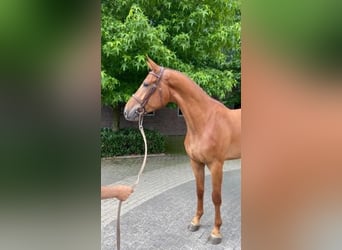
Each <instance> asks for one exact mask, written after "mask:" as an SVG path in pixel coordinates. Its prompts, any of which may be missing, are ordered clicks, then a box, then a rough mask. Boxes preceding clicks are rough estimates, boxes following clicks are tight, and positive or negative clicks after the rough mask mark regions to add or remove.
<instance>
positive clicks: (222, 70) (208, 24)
mask: <svg viewBox="0 0 342 250" xmlns="http://www.w3.org/2000/svg"><path fill="white" fill-rule="evenodd" d="M101 11H102V15H101V16H102V26H101V32H102V50H101V52H102V69H101V77H102V89H101V90H102V92H101V93H102V102H103V103H104V104H107V105H114V106H115V105H116V104H117V103H119V102H125V101H127V100H128V98H129V97H130V96H131V95H132V93H133V92H134V91H135V90H136V89H137V87H138V85H139V84H141V81H142V79H143V78H144V77H145V76H146V73H147V66H146V62H145V59H146V55H149V56H150V57H151V58H152V59H153V60H155V61H156V62H157V63H158V64H161V65H164V66H167V67H170V68H174V69H177V70H179V71H182V72H184V73H185V74H187V75H188V76H190V77H191V78H192V79H193V80H194V81H196V82H197V83H198V84H199V85H200V86H202V87H203V88H204V89H205V90H206V91H207V92H208V93H209V95H211V96H213V97H215V98H217V99H219V100H221V101H222V102H224V103H225V104H227V103H228V100H227V97H228V95H229V94H230V91H231V89H232V88H233V86H237V85H239V84H240V46H241V42H240V31H241V22H240V19H241V15H240V2H239V1H238V0H216V1H213V0H199V1H171V0H138V1H131V0H118V1H112V0H102V3H101Z"/></svg>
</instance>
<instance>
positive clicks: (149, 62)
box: [146, 56, 159, 71]
mask: <svg viewBox="0 0 342 250" xmlns="http://www.w3.org/2000/svg"><path fill="white" fill-rule="evenodd" d="M146 60H147V61H146V63H147V66H148V68H149V69H150V70H152V71H158V69H159V66H158V64H156V63H155V62H154V61H153V60H152V59H151V58H149V57H148V56H146Z"/></svg>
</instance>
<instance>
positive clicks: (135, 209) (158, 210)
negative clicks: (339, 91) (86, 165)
mask: <svg viewBox="0 0 342 250" xmlns="http://www.w3.org/2000/svg"><path fill="white" fill-rule="evenodd" d="M141 163H142V158H141V157H137V158H113V159H103V160H102V164H101V183H102V185H117V184H128V185H131V184H133V183H134V181H135V179H136V175H137V173H138V171H139V169H140V166H141ZM240 166H241V161H240V160H234V161H229V162H226V163H225V165H224V177H223V178H224V179H223V187H222V206H221V216H222V221H223V224H222V227H221V233H222V236H223V239H222V243H221V244H219V245H215V246H214V245H211V244H210V243H209V242H208V241H207V239H208V236H209V235H210V232H211V229H212V227H213V221H214V206H213V204H212V201H211V179H210V173H209V171H207V170H206V180H205V182H206V187H205V190H206V191H205V195H204V215H203V217H202V220H201V225H202V226H201V228H200V229H199V230H198V231H197V232H190V231H189V230H188V229H187V226H188V224H189V223H190V221H191V219H192V217H193V215H194V213H195V209H196V193H195V182H194V177H193V174H192V170H191V167H190V164H189V160H188V157H187V156H185V155H162V156H148V158H147V163H146V167H145V171H144V173H143V175H142V177H141V179H140V183H139V184H138V186H137V187H136V190H135V192H134V193H133V194H132V195H131V196H130V198H129V199H128V200H127V201H125V202H124V203H123V204H122V209H121V249H123V250H125V249H132V250H133V249H134V250H135V249H163V250H164V249H165V250H166V249H175V250H176V249H236V250H239V249H241V246H240V245H241V232H240V231H241V223H240V221H241V211H240V210H241V206H240V200H241V192H240V187H241V184H240V183H241V181H240V179H241V178H240V177H241V174H240ZM117 207H118V201H117V200H115V199H111V200H103V201H101V227H102V247H101V249H102V250H109V249H116V213H117Z"/></svg>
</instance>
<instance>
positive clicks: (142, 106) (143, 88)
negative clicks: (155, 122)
mask: <svg viewBox="0 0 342 250" xmlns="http://www.w3.org/2000/svg"><path fill="white" fill-rule="evenodd" d="M147 65H148V67H149V69H150V72H149V73H148V74H147V76H146V78H145V79H144V81H143V82H142V84H141V85H140V87H139V88H138V90H137V91H136V92H135V93H134V94H133V95H132V97H131V98H130V99H129V100H128V102H127V103H126V106H125V109H124V116H125V118H126V119H127V120H129V121H137V120H138V119H139V115H140V114H142V113H143V114H145V113H149V112H152V111H155V110H157V109H160V108H161V107H164V106H165V105H166V104H167V103H168V100H169V91H167V86H166V84H165V76H164V71H165V69H164V68H163V67H161V66H159V65H158V64H156V63H155V62H154V61H152V60H151V59H150V58H149V57H147Z"/></svg>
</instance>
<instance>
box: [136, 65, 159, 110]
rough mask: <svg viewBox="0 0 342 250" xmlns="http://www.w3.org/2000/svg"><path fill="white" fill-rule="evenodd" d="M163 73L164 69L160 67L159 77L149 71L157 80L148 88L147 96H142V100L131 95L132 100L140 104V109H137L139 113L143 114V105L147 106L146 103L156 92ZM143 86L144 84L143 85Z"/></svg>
mask: <svg viewBox="0 0 342 250" xmlns="http://www.w3.org/2000/svg"><path fill="white" fill-rule="evenodd" d="M163 73H164V67H161V69H160V72H159V75H158V74H156V73H154V72H153V71H150V72H149V74H151V75H154V76H155V77H157V78H158V80H157V82H156V83H153V84H151V87H150V88H149V90H148V92H147V94H146V95H145V96H144V98H143V99H140V98H139V97H137V96H136V95H134V94H133V95H132V96H133V98H134V99H135V100H136V101H137V102H138V103H139V104H140V108H139V113H145V105H146V104H147V102H148V101H149V100H150V98H151V96H152V95H153V94H154V92H155V91H156V89H157V87H158V86H159V85H160V81H161V78H162V76H163ZM143 84H145V83H143Z"/></svg>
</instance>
